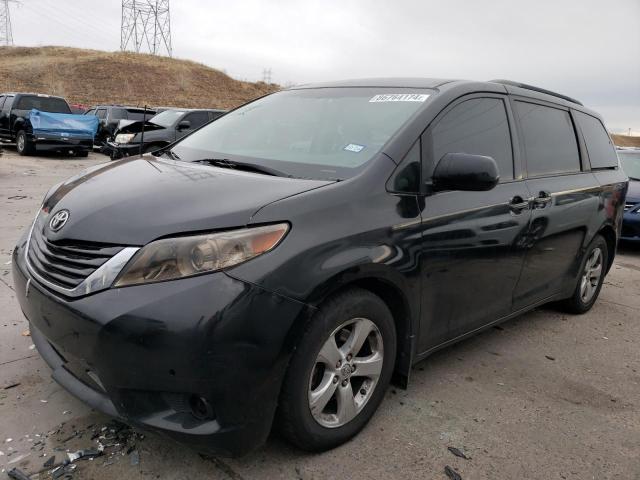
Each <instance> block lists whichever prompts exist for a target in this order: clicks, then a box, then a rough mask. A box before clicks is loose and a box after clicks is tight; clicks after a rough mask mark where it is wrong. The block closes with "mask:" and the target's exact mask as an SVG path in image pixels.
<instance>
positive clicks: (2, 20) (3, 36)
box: [0, 0, 13, 47]
mask: <svg viewBox="0 0 640 480" xmlns="http://www.w3.org/2000/svg"><path fill="white" fill-rule="evenodd" d="M0 46H6V47H9V46H13V31H12V30H11V12H10V11H9V0H0Z"/></svg>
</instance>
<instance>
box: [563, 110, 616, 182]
mask: <svg viewBox="0 0 640 480" xmlns="http://www.w3.org/2000/svg"><path fill="white" fill-rule="evenodd" d="M573 113H574V116H575V119H576V122H578V125H579V126H580V130H582V135H583V137H584V143H585V144H586V146H587V154H588V155H589V161H590V163H591V168H594V169H597V168H615V167H617V166H618V157H617V156H616V150H615V147H614V146H613V143H612V142H611V138H609V134H608V133H607V130H606V129H605V128H604V125H602V122H600V120H598V119H597V118H595V117H592V116H591V115H587V114H586V113H582V112H576V111H574V112H573Z"/></svg>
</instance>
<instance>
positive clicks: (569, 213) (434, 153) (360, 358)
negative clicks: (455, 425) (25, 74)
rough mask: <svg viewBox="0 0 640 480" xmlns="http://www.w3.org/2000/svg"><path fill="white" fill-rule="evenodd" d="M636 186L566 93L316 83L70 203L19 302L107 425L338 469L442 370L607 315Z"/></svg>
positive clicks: (96, 175) (48, 225) (39, 252)
mask: <svg viewBox="0 0 640 480" xmlns="http://www.w3.org/2000/svg"><path fill="white" fill-rule="evenodd" d="M178 112H179V111H178ZM187 114H188V113H187V112H182V114H180V113H177V112H164V113H163V114H161V115H163V119H164V118H166V125H168V126H171V125H176V121H177V122H178V123H180V122H181V121H184V120H185V119H184V117H182V119H180V117H181V115H187ZM167 117H169V118H167ZM207 118H208V117H207ZM154 121H158V120H157V119H156V120H154ZM158 125H159V123H158ZM150 133H153V132H150ZM119 135H125V133H120V134H119ZM126 135H132V136H133V137H132V138H131V139H130V140H133V138H135V136H136V135H138V134H137V133H133V132H132V133H128V134H126ZM121 140H122V138H121ZM127 143H129V142H127ZM627 186H628V180H627V176H626V175H625V174H624V172H623V171H622V170H621V169H620V168H619V164H618V159H617V157H616V153H615V150H614V147H613V145H612V143H611V139H610V138H609V135H608V134H607V131H606V130H605V128H604V125H603V123H602V120H601V118H600V116H599V115H598V114H597V113H595V112H593V111H591V110H589V109H587V108H585V107H584V106H583V105H582V104H581V103H580V102H578V101H576V100H574V99H571V98H569V97H566V96H563V95H560V94H556V93H553V92H549V91H546V90H542V89H539V88H536V87H532V86H529V85H524V84H519V83H514V82H509V81H503V80H500V81H498V80H496V81H491V82H470V81H460V80H441V79H372V80H360V81H347V82H336V83H329V84H319V85H307V86H303V87H296V88H292V89H288V90H283V91H279V92H276V93H273V94H271V95H268V96H265V97H262V98H260V99H258V100H256V101H253V102H251V103H248V104H246V105H244V106H242V107H240V108H238V109H236V110H234V111H232V112H229V113H228V114H226V115H224V116H223V117H221V118H219V119H218V120H216V121H215V122H211V123H209V124H208V125H206V126H204V127H202V128H200V129H199V130H197V131H196V132H193V133H192V134H191V135H189V136H187V137H186V138H183V139H182V140H179V141H177V142H175V143H173V144H171V146H169V147H164V148H162V149H160V150H158V151H155V152H154V153H153V154H147V155H144V156H143V157H131V158H125V159H123V160H121V161H118V162H108V163H106V164H102V165H96V166H93V167H91V168H90V169H89V170H87V171H85V172H84V173H83V174H80V175H77V176H75V177H73V178H71V179H69V180H67V181H65V182H62V183H60V184H58V185H56V186H54V187H53V188H52V189H51V190H50V191H49V192H48V193H47V194H46V196H45V198H44V199H43V203H42V205H41V207H40V209H39V210H38V212H37V216H36V218H35V220H34V222H33V224H32V225H31V226H30V227H29V228H28V229H27V230H26V231H25V233H24V235H23V236H22V238H21V239H20V240H19V241H18V243H17V245H16V247H15V249H14V250H13V255H12V274H13V280H14V285H15V296H16V298H17V299H18V301H19V303H20V307H21V309H22V311H23V312H24V314H25V316H26V318H27V319H28V321H29V324H30V332H31V336H32V339H33V342H34V344H35V346H36V348H37V350H38V351H39V352H40V354H41V355H42V357H43V358H44V360H45V361H46V363H47V364H48V365H49V366H50V367H51V369H52V371H53V374H52V375H53V378H54V379H55V380H56V381H57V382H58V383H60V384H61V385H62V386H63V387H64V388H65V389H67V390H68V391H69V392H71V393H72V394H74V395H75V396H77V397H78V398H80V399H82V400H83V401H84V402H86V403H87V404H89V405H90V406H91V407H93V408H95V409H96V410H99V411H101V412H105V413H107V414H108V415H112V416H114V417H117V418H119V419H121V420H122V421H125V422H128V423H130V424H132V425H141V426H144V427H147V428H152V429H155V430H157V431H158V432H161V433H163V434H165V435H167V436H169V437H171V438H174V439H176V440H179V441H181V442H184V443H187V444H190V445H192V446H193V447H195V448H196V449H197V450H199V451H201V452H210V453H222V454H228V455H240V454H243V453H247V452H249V451H251V450H253V449H255V448H257V447H258V446H260V445H261V444H262V443H263V442H264V441H265V440H266V439H267V437H268V436H269V433H270V432H271V429H272V426H275V427H276V428H278V430H279V431H280V432H281V433H282V435H283V436H284V437H285V438H286V439H288V440H289V441H290V442H291V443H293V444H294V445H296V446H298V447H300V448H302V449H305V450H309V451H322V450H327V449H330V448H333V447H336V446H338V445H340V444H342V443H344V442H346V441H348V440H349V439H351V438H353V437H354V436H355V435H356V434H357V433H358V432H359V431H360V430H361V429H362V428H364V427H365V425H366V424H367V422H368V421H369V420H370V419H371V417H372V416H373V415H374V413H375V411H376V410H377V408H378V406H379V405H380V403H381V402H382V401H383V399H384V396H385V391H386V389H387V387H388V385H389V383H390V382H391V380H392V378H393V379H394V381H395V382H396V383H397V384H398V385H400V386H402V387H406V386H407V385H408V383H409V377H410V374H411V370H412V366H413V365H414V364H416V363H417V362H419V361H421V360H423V359H425V358H426V357H428V356H429V355H430V354H432V353H433V352H435V351H437V350H438V349H441V348H443V347H446V346H448V345H451V344H452V343H454V342H457V341H460V340H462V339H464V338H467V337H469V336H470V335H473V334H475V333H477V332H479V331H482V330H483V329H486V328H489V327H491V326H493V325H496V324H498V323H500V322H503V321H506V320H509V319H511V318H514V317H515V316H517V315H520V314H522V313H524V312H526V311H529V310H531V309H534V308H536V307H538V306H540V305H543V304H545V303H548V302H559V305H560V306H561V307H562V308H563V309H565V310H566V311H568V312H572V313H575V314H580V313H585V312H587V311H589V310H590V309H591V308H592V307H593V305H594V304H595V302H596V300H597V298H598V295H599V292H600V289H601V287H602V284H603V281H604V278H605V276H606V274H607V272H608V271H609V269H610V268H611V265H612V263H613V259H614V257H615V253H616V244H617V241H618V238H619V236H620V232H621V228H622V217H623V209H624V202H625V194H626V190H627ZM356 441H358V440H356ZM360 441H363V440H360Z"/></svg>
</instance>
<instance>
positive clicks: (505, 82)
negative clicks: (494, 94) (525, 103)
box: [489, 80, 582, 105]
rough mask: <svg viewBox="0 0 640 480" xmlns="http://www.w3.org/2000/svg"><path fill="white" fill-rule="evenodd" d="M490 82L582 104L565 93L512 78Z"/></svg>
mask: <svg viewBox="0 0 640 480" xmlns="http://www.w3.org/2000/svg"><path fill="white" fill-rule="evenodd" d="M489 81H490V82H491V83H500V84H502V85H510V86H512V87H519V88H525V89H527V90H533V91H534V92H539V93H545V94H547V95H551V96H553V97H558V98H562V99H563V100H566V101H568V102H571V103H577V104H578V105H582V102H579V101H578V100H576V99H575V98H571V97H568V96H566V95H562V94H561V93H556V92H552V91H551V90H546V89H544V88H540V87H534V86H533V85H527V84H526V83H520V82H514V81H512V80H489Z"/></svg>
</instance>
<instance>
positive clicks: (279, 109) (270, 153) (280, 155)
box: [173, 87, 433, 179]
mask: <svg viewBox="0 0 640 480" xmlns="http://www.w3.org/2000/svg"><path fill="white" fill-rule="evenodd" d="M432 94H433V91H432V90H425V89H407V88H369V87H367V88H316V89H301V90H288V91H283V92H279V93H275V94H273V95H269V96H267V97H264V98H262V99H260V100H257V101H255V102H252V103H249V104H247V105H245V106H243V107H240V108H239V109H237V110H235V111H233V112H231V113H228V114H227V115H225V116H223V117H221V118H220V119H218V120H216V121H215V122H213V123H210V124H209V125H207V126H205V127H203V128H202V129H200V130H198V131H197V132H195V133H193V134H192V135H190V136H188V137H187V138H185V140H183V141H181V142H180V143H178V144H177V145H176V146H175V147H174V148H173V151H174V152H175V153H177V154H178V156H179V157H180V158H181V159H182V160H187V161H194V160H199V159H203V158H216V159H219V158H223V159H229V160H235V161H242V162H245V163H253V164H257V165H262V166H267V167H270V168H273V169H276V170H278V171H281V172H284V173H285V174H288V175H291V176H294V177H305V178H318V179H336V178H340V179H344V178H349V177H351V176H353V175H355V174H356V173H357V172H358V171H359V170H360V169H361V168H362V167H364V165H365V164H366V163H367V162H368V161H369V160H371V159H372V158H373V156H374V155H375V154H376V153H377V152H379V151H380V149H381V148H382V146H383V145H384V144H385V143H386V142H387V141H388V140H389V138H391V136H392V135H393V134H394V133H395V132H396V131H397V130H398V129H399V128H400V127H401V126H402V125H403V124H404V123H405V122H407V120H408V119H409V118H410V117H411V116H412V115H413V114H414V113H415V112H416V111H417V110H418V109H419V108H420V107H421V106H423V105H424V102H425V101H426V100H427V99H428V97H429V96H430V95H432Z"/></svg>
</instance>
